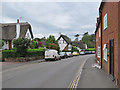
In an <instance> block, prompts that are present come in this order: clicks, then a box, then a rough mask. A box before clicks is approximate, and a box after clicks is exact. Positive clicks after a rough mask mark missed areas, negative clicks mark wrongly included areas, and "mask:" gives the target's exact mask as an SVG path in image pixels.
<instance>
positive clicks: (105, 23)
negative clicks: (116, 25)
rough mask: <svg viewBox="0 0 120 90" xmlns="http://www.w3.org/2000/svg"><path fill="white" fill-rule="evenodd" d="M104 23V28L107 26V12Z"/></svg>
mask: <svg viewBox="0 0 120 90" xmlns="http://www.w3.org/2000/svg"><path fill="white" fill-rule="evenodd" d="M103 25H104V30H105V29H106V28H107V13H106V14H105V16H104V18H103Z"/></svg>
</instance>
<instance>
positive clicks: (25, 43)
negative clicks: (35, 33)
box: [13, 38, 30, 56]
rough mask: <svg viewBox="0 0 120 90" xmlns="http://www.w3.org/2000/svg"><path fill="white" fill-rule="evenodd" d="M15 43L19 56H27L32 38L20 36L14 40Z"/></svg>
mask: <svg viewBox="0 0 120 90" xmlns="http://www.w3.org/2000/svg"><path fill="white" fill-rule="evenodd" d="M13 45H14V47H15V48H16V52H17V54H19V56H25V55H26V53H27V49H28V47H29V46H30V40H29V39H27V38H18V39H16V40H14V41H13Z"/></svg>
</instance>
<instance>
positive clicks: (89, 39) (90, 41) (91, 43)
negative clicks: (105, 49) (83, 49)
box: [82, 32, 96, 48]
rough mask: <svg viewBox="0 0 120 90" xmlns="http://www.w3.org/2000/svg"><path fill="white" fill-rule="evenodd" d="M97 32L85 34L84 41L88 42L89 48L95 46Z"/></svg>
mask: <svg viewBox="0 0 120 90" xmlns="http://www.w3.org/2000/svg"><path fill="white" fill-rule="evenodd" d="M95 39H96V37H95V34H91V35H89V34H88V32H86V33H85V34H83V37H82V42H83V43H85V44H87V46H88V48H95Z"/></svg>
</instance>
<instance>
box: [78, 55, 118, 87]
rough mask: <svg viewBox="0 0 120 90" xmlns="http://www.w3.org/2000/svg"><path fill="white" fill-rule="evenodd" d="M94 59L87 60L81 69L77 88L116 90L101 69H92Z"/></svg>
mask: <svg viewBox="0 0 120 90" xmlns="http://www.w3.org/2000/svg"><path fill="white" fill-rule="evenodd" d="M95 64H96V62H95V57H91V58H89V60H87V62H86V63H85V65H84V67H83V71H82V74H81V77H80V80H79V83H78V86H77V87H78V88H117V86H116V85H115V83H114V82H112V80H111V79H110V77H109V76H108V75H107V74H106V73H105V72H104V70H103V69H99V67H98V68H95V67H93V65H95Z"/></svg>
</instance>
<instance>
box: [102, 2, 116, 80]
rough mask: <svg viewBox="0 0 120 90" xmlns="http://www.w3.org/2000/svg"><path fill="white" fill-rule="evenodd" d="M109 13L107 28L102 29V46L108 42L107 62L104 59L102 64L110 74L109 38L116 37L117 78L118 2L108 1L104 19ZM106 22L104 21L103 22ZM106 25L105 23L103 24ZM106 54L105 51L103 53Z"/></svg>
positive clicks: (104, 10)
mask: <svg viewBox="0 0 120 90" xmlns="http://www.w3.org/2000/svg"><path fill="white" fill-rule="evenodd" d="M106 13H107V29H105V30H104V26H102V27H103V29H102V30H103V31H102V37H103V40H102V42H103V44H102V47H104V44H107V50H108V51H107V54H108V55H107V62H106V61H105V60H104V59H102V60H103V61H102V65H103V69H104V70H105V71H106V72H107V74H108V75H109V70H110V69H109V66H110V61H109V54H110V53H109V40H111V39H114V77H115V79H117V78H118V3H117V2H106V3H105V4H104V6H103V9H102V21H103V18H104V16H105V14H106ZM102 23H104V22H102ZM103 25H104V24H103ZM103 56H104V53H103Z"/></svg>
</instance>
